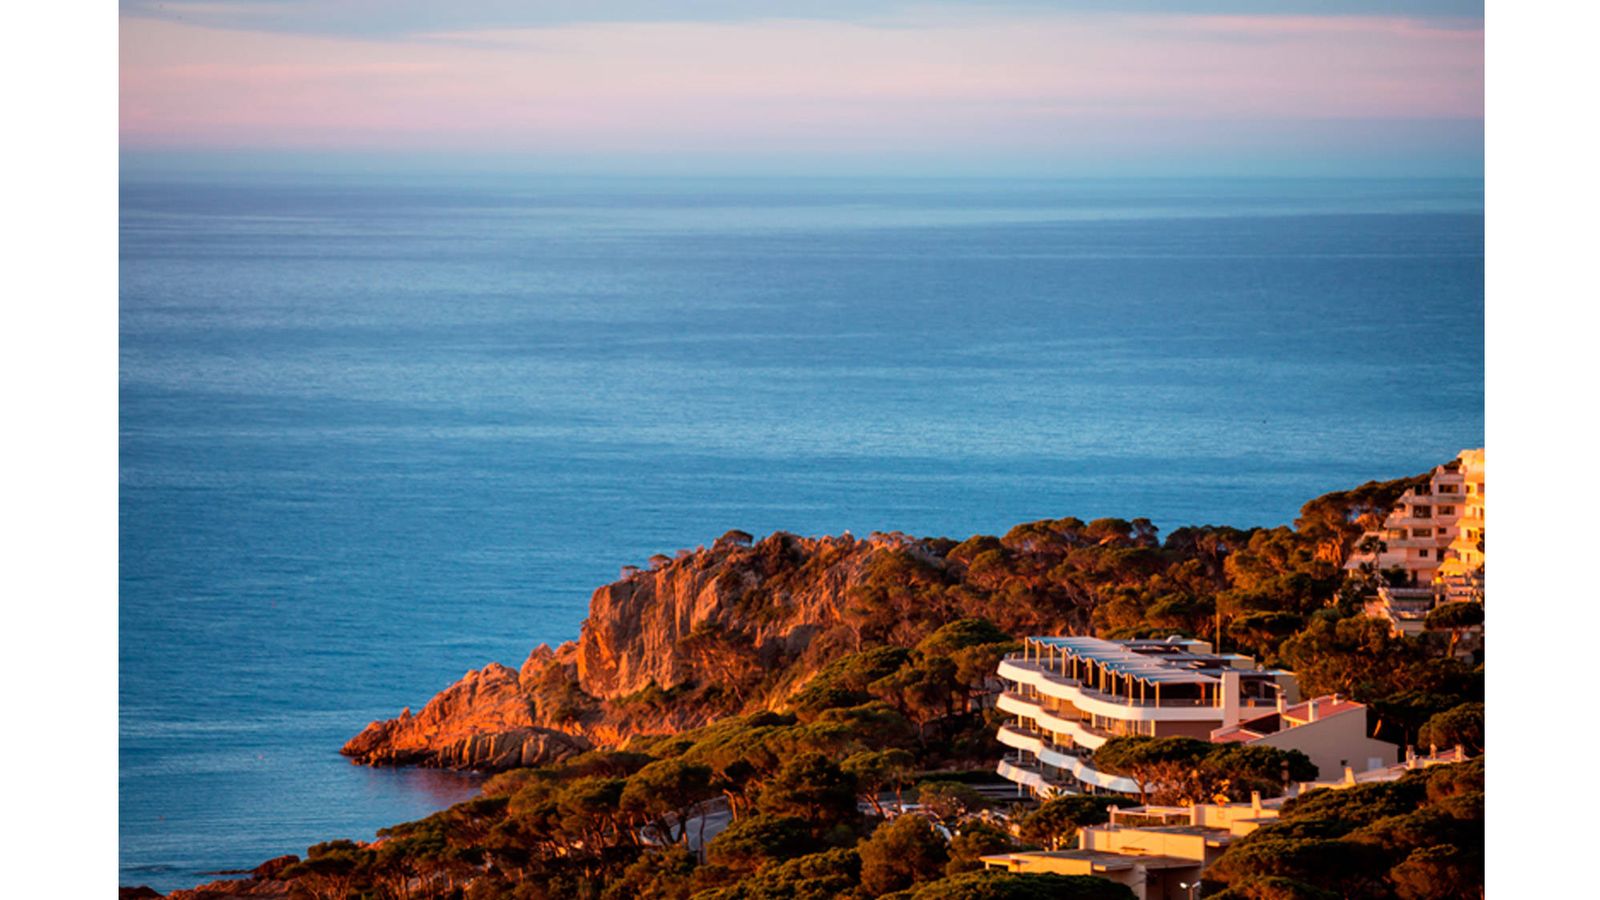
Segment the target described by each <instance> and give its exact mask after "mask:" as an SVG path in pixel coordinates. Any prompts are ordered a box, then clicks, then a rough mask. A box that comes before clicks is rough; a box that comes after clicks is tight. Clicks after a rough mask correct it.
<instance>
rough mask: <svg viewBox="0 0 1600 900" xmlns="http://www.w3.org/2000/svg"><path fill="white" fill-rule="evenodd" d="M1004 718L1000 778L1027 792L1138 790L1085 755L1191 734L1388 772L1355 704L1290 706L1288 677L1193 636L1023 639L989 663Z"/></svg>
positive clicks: (1328, 768) (1293, 691) (1334, 767)
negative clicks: (999, 683) (1000, 685)
mask: <svg viewBox="0 0 1600 900" xmlns="http://www.w3.org/2000/svg"><path fill="white" fill-rule="evenodd" d="M998 674H999V676H1000V678H1002V679H1003V680H1004V681H1005V684H1006V689H1005V690H1004V691H1003V692H1002V693H1001V694H1000V697H999V698H998V700H997V701H996V706H997V707H998V708H999V709H1000V710H1001V711H1003V712H1005V713H1008V714H1010V716H1011V719H1010V721H1008V722H1007V723H1006V724H1004V725H1002V726H1001V727H1000V729H999V732H998V734H997V738H998V740H999V741H1000V743H1001V744H1003V745H1005V746H1006V747H1007V748H1009V751H1010V752H1008V753H1007V755H1006V758H1005V759H1003V760H1002V761H1001V762H1000V764H999V766H998V771H999V773H1000V774H1001V775H1002V776H1004V777H1005V778H1007V779H1009V780H1011V781H1013V782H1015V783H1016V784H1017V785H1018V786H1019V787H1020V788H1024V789H1027V790H1028V791H1030V792H1031V793H1033V794H1035V795H1038V796H1053V795H1055V794H1060V793H1082V792H1089V793H1093V792H1099V791H1112V792H1115V793H1120V794H1137V793H1139V788H1138V785H1137V784H1136V783H1135V782H1134V781H1133V780H1132V779H1131V778H1127V777H1123V776H1119V775H1113V774H1111V773H1109V772H1102V771H1100V770H1099V769H1097V768H1096V767H1095V765H1094V751H1095V750H1096V749H1098V748H1099V747H1101V746H1102V745H1104V744H1105V742H1106V741H1108V740H1110V739H1111V738H1113V737H1117V736H1122V735H1144V736H1149V737H1192V738H1198V739H1200V740H1212V741H1235V742H1240V743H1249V744H1261V745H1265V746H1273V747H1278V748H1280V749H1289V750H1300V751H1301V752H1303V753H1305V754H1306V755H1307V756H1308V757H1310V758H1311V761H1312V762H1313V763H1314V764H1316V765H1317V767H1318V770H1319V771H1321V772H1323V774H1324V775H1326V776H1329V777H1331V776H1334V775H1336V774H1337V773H1339V772H1341V771H1342V770H1343V769H1344V768H1345V767H1346V766H1354V767H1357V768H1376V767H1378V766H1380V765H1389V764H1391V763H1393V762H1394V761H1395V759H1396V758H1397V756H1398V752H1399V751H1398V748H1396V747H1394V746H1392V745H1389V744H1385V743H1382V742H1380V741H1374V740H1372V739H1370V738H1368V737H1367V736H1366V707H1364V706H1362V705H1361V704H1359V703H1352V702H1350V701H1348V700H1341V699H1340V698H1338V697H1321V698H1316V699H1315V700H1313V701H1312V702H1309V703H1301V702H1300V698H1299V686H1298V684H1297V683H1296V682H1295V679H1294V674H1293V673H1291V672H1287V671H1283V670H1281V669H1263V668H1261V667H1259V666H1257V665H1256V663H1255V660H1254V659H1252V658H1251V657H1248V656H1243V655H1241V654H1237V653H1213V652H1212V650H1211V645H1210V644H1207V643H1206V642H1204V641H1197V640H1188V639H1183V638H1177V637H1173V638H1168V639H1166V640H1121V641H1110V640H1102V639H1100V638H1093V637H1030V638H1027V639H1026V640H1025V641H1024V642H1023V649H1022V651H1020V652H1018V653H1015V654H1012V655H1011V656H1008V657H1007V658H1005V659H1003V660H1001V661H1000V665H999V668H998Z"/></svg>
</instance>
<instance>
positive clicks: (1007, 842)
mask: <svg viewBox="0 0 1600 900" xmlns="http://www.w3.org/2000/svg"><path fill="white" fill-rule="evenodd" d="M1015 849H1017V842H1016V840H1015V839H1014V838H1012V837H1011V835H1009V834H1007V833H1005V832H1004V831H1001V830H1000V829H998V828H996V827H994V826H993V825H990V824H988V823H987V822H969V823H967V824H966V825H963V826H962V827H961V831H960V832H959V833H958V834H957V835H956V836H955V837H953V838H951V839H950V861H949V862H948V863H946V864H945V867H944V871H945V874H946V875H958V874H960V873H962V872H971V871H975V870H978V869H982V868H983V859H982V857H985V856H991V855H993V854H996V853H1007V852H1010V851H1012V850H1015Z"/></svg>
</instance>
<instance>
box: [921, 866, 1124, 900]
mask: <svg viewBox="0 0 1600 900" xmlns="http://www.w3.org/2000/svg"><path fill="white" fill-rule="evenodd" d="M910 900H1135V895H1134V893H1133V891H1131V890H1129V889H1128V888H1127V887H1125V886H1123V885H1120V884H1117V883H1116V882H1115V881H1111V880H1109V879H1106V878H1101V877H1099V876H1096V875H1045V874H1040V875H1034V874H1029V873H1023V872H963V873H961V874H960V875H953V876H951V877H949V878H945V879H943V880H941V881H933V882H929V883H927V884H924V885H922V886H921V887H919V888H917V889H916V890H914V891H912V892H911V895H910Z"/></svg>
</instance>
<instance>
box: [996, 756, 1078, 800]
mask: <svg viewBox="0 0 1600 900" xmlns="http://www.w3.org/2000/svg"><path fill="white" fill-rule="evenodd" d="M995 772H996V773H998V774H999V776H1000V777H1001V778H1004V779H1005V780H1007V781H1010V782H1013V783H1015V784H1020V785H1022V786H1023V787H1026V788H1032V789H1033V792H1034V793H1036V794H1038V795H1039V796H1041V797H1054V796H1056V795H1057V794H1065V793H1070V791H1066V790H1063V789H1062V788H1061V786H1060V785H1057V784H1051V783H1050V782H1049V781H1048V780H1046V779H1045V777H1044V775H1042V774H1040V773H1039V771H1038V770H1037V769H1033V768H1029V767H1027V766H1020V765H1017V764H1016V763H1014V762H1011V761H1009V760H1004V759H1002V760H1000V765H998V766H996V767H995Z"/></svg>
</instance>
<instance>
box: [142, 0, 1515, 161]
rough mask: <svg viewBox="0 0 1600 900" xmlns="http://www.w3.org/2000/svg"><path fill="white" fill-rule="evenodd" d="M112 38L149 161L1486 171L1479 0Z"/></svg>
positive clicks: (187, 11)
mask: <svg viewBox="0 0 1600 900" xmlns="http://www.w3.org/2000/svg"><path fill="white" fill-rule="evenodd" d="M530 6H531V7H532V8H531V9H530V8H529V7H530ZM667 9H670V10H671V11H670V12H667V11H666V10H667ZM121 44H122V46H121V75H122V83H121V93H122V122H121V133H122V146H123V149H124V152H125V154H126V156H127V158H128V159H129V160H132V161H134V162H135V163H149V164H152V165H159V164H160V163H161V162H162V161H167V162H168V163H172V162H173V161H175V160H195V161H211V162H216V161H219V160H220V161H222V162H223V163H226V162H227V161H230V160H231V161H233V163H234V164H235V165H237V166H241V167H246V168H248V167H250V166H252V165H256V164H258V163H260V162H261V161H263V160H271V159H277V160H279V161H282V160H295V161H297V162H298V163H300V164H305V165H309V166H315V165H318V164H321V165H341V164H347V163H348V161H349V160H350V159H362V160H369V161H370V160H375V159H388V160H392V161H393V160H408V161H411V162H413V163H419V162H426V163H427V164H429V165H440V166H445V167H449V166H452V165H454V166H458V167H459V166H461V165H464V164H465V165H471V166H480V165H482V166H491V167H495V168H502V169H503V168H513V169H514V168H527V169H531V170H563V171H579V172H585V171H586V172H611V173H629V172H638V173H656V172H667V173H686V172H687V173H717V172H731V173H751V174H772V173H779V172H795V173H807V172H810V173H819V174H857V173H865V174H886V173H907V174H974V175H982V174H1005V173H1016V174H1029V175H1052V174H1057V175H1082V174H1112V175H1123V174H1171V175H1181V174H1288V175H1308V174H1361V175H1385V174H1394V175H1447V176H1459V175H1466V176H1476V175H1479V174H1481V171H1482V165H1483V18H1482V9H1481V5H1480V4H1472V3H1452V2H1413V3H1360V2H1349V3H1309V2H1283V3H1259V2H1232V3H1228V2H1213V3H1194V2H1188V3H1184V2H1171V3H1149V2H1128V3H1051V4H1046V3H993V4H977V3H970V4H957V3H922V4H900V3H882V2H879V3H851V4H844V3H819V4H775V3H762V2H747V3H737V4H736V3H717V2H709V3H707V2H701V3H683V4H648V3H627V2H604V0H600V2H591V3H581V4H580V3H561V2H558V3H544V4H531V5H530V4H521V3H507V2H497V0H475V2H465V3H456V4H448V5H446V4H437V3H422V2H417V0H399V2H387V3H379V2H370V0H331V2H320V3H303V2H295V0H279V2H271V0H255V2H228V0H217V2H170V3H154V2H140V0H125V2H124V3H123V4H122V40H121Z"/></svg>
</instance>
